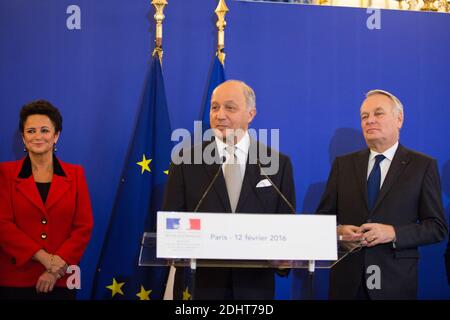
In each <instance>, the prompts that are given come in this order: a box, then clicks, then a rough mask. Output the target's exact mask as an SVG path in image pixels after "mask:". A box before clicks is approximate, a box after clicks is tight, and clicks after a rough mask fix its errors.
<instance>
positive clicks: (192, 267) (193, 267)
mask: <svg viewBox="0 0 450 320" xmlns="http://www.w3.org/2000/svg"><path fill="white" fill-rule="evenodd" d="M220 160H222V163H220V165H219V169H218V170H217V172H216V174H215V175H214V177H213V178H212V180H211V182H210V183H209V185H208V187H207V188H206V190H205V192H203V194H202V197H201V198H200V200H199V201H198V203H197V205H196V206H195V209H194V211H193V212H198V209H199V208H200V206H201V205H202V203H203V200H204V199H205V197H206V195H207V194H208V193H209V191H210V190H211V188H212V186H213V184H214V182H215V181H216V180H217V177H219V174H220V172H221V171H222V164H223V163H224V162H225V161H226V158H225V157H222V158H221V159H220ZM189 266H190V270H191V272H190V278H191V287H192V288H191V300H194V299H195V271H196V270H197V259H190V263H189Z"/></svg>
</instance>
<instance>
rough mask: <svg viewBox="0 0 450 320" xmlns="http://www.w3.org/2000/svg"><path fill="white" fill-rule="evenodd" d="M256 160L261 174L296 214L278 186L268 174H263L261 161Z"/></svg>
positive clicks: (294, 212)
mask: <svg viewBox="0 0 450 320" xmlns="http://www.w3.org/2000/svg"><path fill="white" fill-rule="evenodd" d="M256 162H257V163H258V167H259V169H260V170H261V174H262V175H263V176H264V177H265V178H266V179H267V180H269V182H270V184H271V185H272V186H273V188H274V189H275V191H276V192H277V193H278V195H279V196H280V197H281V198H282V199H283V200H284V202H285V203H286V204H287V205H288V207H289V209H291V212H292V213H293V214H296V211H295V208H294V206H293V205H292V203H291V202H290V201H289V200H288V199H287V198H286V197H285V196H284V194H283V193H282V192H281V191H280V189H278V187H277V186H276V185H275V183H273V181H272V179H270V178H269V176H268V175H267V174H265V172H264V170H263V168H262V166H261V163H260V162H259V158H257V159H256Z"/></svg>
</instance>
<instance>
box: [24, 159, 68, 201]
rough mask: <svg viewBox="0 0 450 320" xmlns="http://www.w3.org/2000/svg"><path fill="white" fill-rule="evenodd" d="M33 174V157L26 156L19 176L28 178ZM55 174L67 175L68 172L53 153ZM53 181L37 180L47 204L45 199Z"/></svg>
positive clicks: (43, 199) (44, 199)
mask: <svg viewBox="0 0 450 320" xmlns="http://www.w3.org/2000/svg"><path fill="white" fill-rule="evenodd" d="M32 174H33V172H32V169H31V159H30V157H29V156H27V157H26V158H25V160H24V161H23V164H22V168H21V170H20V172H19V175H18V177H19V178H22V179H27V178H29V177H30V176H31V175H32ZM53 174H56V175H58V176H62V177H65V176H66V174H65V173H64V170H63V169H62V167H61V164H60V163H59V161H58V159H57V158H56V157H55V155H53ZM50 185H51V182H36V186H37V188H38V190H39V194H40V195H41V198H42V202H43V203H44V204H45V201H46V200H47V196H48V192H49V190H50Z"/></svg>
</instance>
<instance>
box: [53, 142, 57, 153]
mask: <svg viewBox="0 0 450 320" xmlns="http://www.w3.org/2000/svg"><path fill="white" fill-rule="evenodd" d="M56 151H58V148H57V147H56V143H54V144H53V152H56Z"/></svg>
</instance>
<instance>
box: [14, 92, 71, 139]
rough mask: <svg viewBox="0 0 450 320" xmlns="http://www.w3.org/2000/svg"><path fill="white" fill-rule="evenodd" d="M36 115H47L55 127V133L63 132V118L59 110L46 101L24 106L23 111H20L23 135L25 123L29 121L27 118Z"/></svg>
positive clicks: (20, 127)
mask: <svg viewBox="0 0 450 320" xmlns="http://www.w3.org/2000/svg"><path fill="white" fill-rule="evenodd" d="M34 114H43V115H46V116H47V117H49V119H50V120H51V122H52V123H53V125H54V126H55V133H58V132H61V131H62V116H61V113H60V112H59V110H58V108H56V107H54V106H53V105H52V104H51V103H50V102H48V101H46V100H36V101H32V102H30V103H28V104H26V105H24V106H23V107H22V110H20V121H19V129H20V132H22V133H23V127H24V125H25V121H27V118H28V117H29V116H31V115H34Z"/></svg>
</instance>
